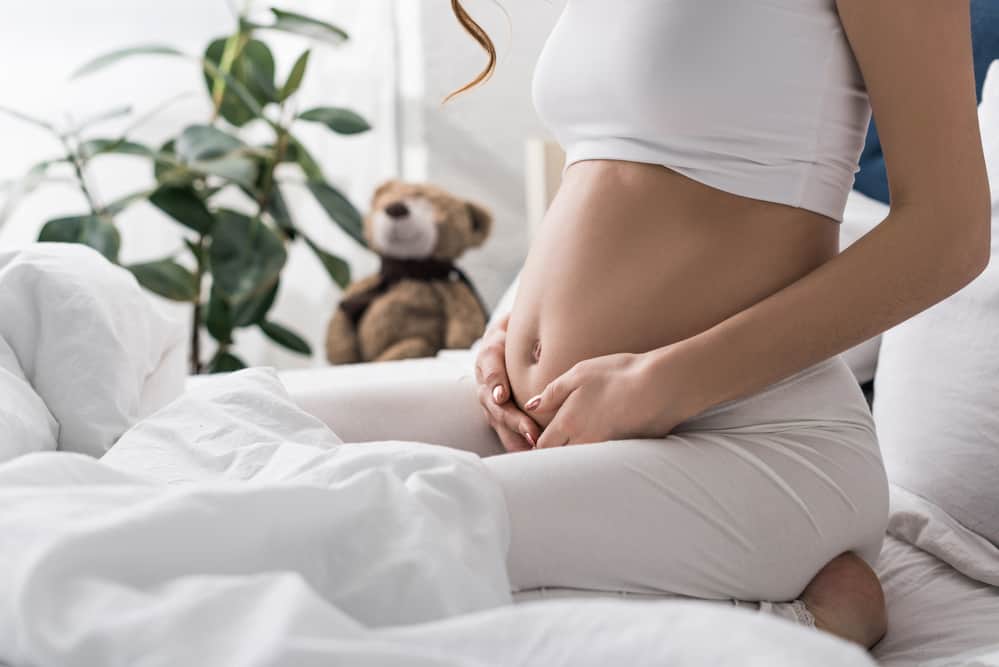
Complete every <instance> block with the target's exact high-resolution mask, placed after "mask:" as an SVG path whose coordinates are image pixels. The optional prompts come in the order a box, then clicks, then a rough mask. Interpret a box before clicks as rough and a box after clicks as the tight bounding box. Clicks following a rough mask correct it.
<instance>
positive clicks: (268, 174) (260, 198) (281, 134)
mask: <svg viewBox="0 0 999 667" xmlns="http://www.w3.org/2000/svg"><path fill="white" fill-rule="evenodd" d="M276 131H277V141H276V142H275V143H274V158H273V159H272V160H271V161H270V162H269V163H268V165H267V170H266V171H265V172H264V178H263V181H262V182H261V184H260V191H259V192H258V193H257V206H258V207H259V211H258V213H257V214H258V215H262V214H263V212H264V211H265V210H266V209H267V205H268V204H269V203H270V200H271V193H272V192H273V191H274V172H275V171H276V170H277V166H278V165H279V164H281V161H282V160H284V156H285V153H287V152H288V129H287V128H285V127H284V126H283V125H278V126H277V128H276Z"/></svg>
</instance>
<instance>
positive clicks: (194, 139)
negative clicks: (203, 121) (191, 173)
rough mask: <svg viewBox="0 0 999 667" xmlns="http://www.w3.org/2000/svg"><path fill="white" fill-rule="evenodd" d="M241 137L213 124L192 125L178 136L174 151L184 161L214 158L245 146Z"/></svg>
mask: <svg viewBox="0 0 999 667" xmlns="http://www.w3.org/2000/svg"><path fill="white" fill-rule="evenodd" d="M245 146H246V144H244V143H243V142H242V141H241V140H240V139H238V138H237V137H234V136H233V135H231V134H228V133H226V132H223V131H222V130H220V129H218V128H217V127H212V126H211V125H190V126H188V127H185V128H184V131H183V132H181V133H180V136H179V137H177V141H176V143H175V145H174V147H173V151H174V152H175V153H176V155H177V157H178V158H180V159H181V161H183V162H197V161H198V160H213V159H216V158H220V157H223V156H226V155H228V154H229V153H232V152H233V151H236V150H239V149H241V148H244V147H245Z"/></svg>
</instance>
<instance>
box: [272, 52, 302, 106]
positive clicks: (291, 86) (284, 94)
mask: <svg viewBox="0 0 999 667" xmlns="http://www.w3.org/2000/svg"><path fill="white" fill-rule="evenodd" d="M308 65H309V51H306V52H304V53H303V54H302V55H300V56H299V57H298V60H296V61H295V64H294V65H293V66H292V68H291V73H290V74H289V75H288V80H287V81H285V82H284V85H283V86H281V93H280V94H279V95H278V101H279V102H284V101H285V100H286V99H288V98H289V97H291V96H292V95H294V94H295V93H296V92H298V89H299V88H301V87H302V79H303V78H304V77H305V69H306V67H308Z"/></svg>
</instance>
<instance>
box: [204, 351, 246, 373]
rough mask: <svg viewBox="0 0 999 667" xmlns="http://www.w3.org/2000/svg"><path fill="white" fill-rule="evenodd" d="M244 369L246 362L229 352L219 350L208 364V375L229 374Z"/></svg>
mask: <svg viewBox="0 0 999 667" xmlns="http://www.w3.org/2000/svg"><path fill="white" fill-rule="evenodd" d="M244 368H246V362H244V361H243V360H242V359H240V358H239V357H237V356H236V355H235V354H233V353H231V352H223V351H222V350H219V351H218V352H217V353H216V354H215V356H214V357H212V360H211V362H209V364H208V372H209V373H231V372H233V371H241V370H243V369H244Z"/></svg>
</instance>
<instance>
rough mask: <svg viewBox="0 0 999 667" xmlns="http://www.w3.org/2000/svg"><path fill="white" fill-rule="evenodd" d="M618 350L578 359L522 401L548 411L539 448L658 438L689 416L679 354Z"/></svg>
mask: <svg viewBox="0 0 999 667" xmlns="http://www.w3.org/2000/svg"><path fill="white" fill-rule="evenodd" d="M663 349H664V348H661V349H660V350H658V351H657V352H659V353H660V354H657V355H655V356H653V355H652V354H650V353H645V354H637V353H632V352H622V353H617V354H609V355H605V356H601V357H594V358H592V359H585V360H583V361H580V362H578V363H577V364H575V365H574V366H573V367H572V368H570V369H569V370H568V371H566V372H565V373H563V374H562V375H560V376H558V377H557V378H555V379H554V380H552V381H551V382H550V383H548V385H547V386H546V387H545V388H544V390H543V391H542V392H541V393H540V394H538V395H537V396H535V397H532V398H531V399H530V400H528V401H527V402H526V403H524V408H525V409H526V410H527V412H528V414H530V415H537V416H541V415H544V416H545V417H550V421H548V425H547V426H545V429H544V431H543V432H542V434H541V437H540V438H539V439H538V440H537V448H538V449H541V448H546V447H561V446H563V445H579V444H584V443H595V442H605V441H607V440H624V439H630V438H662V437H665V436H666V435H668V434H669V432H670V431H672V430H673V428H674V427H676V426H677V425H678V424H679V423H680V422H682V421H684V420H685V419H687V418H689V417H692V416H693V415H694V413H695V412H696V411H691V410H689V409H688V406H686V405H684V403H685V402H686V401H685V399H684V394H685V392H684V390H683V387H684V383H685V380H686V379H688V376H687V375H686V373H687V372H688V371H685V370H684V366H683V364H682V363H680V359H679V357H678V356H677V355H676V354H674V355H668V354H661V352H662V351H663Z"/></svg>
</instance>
